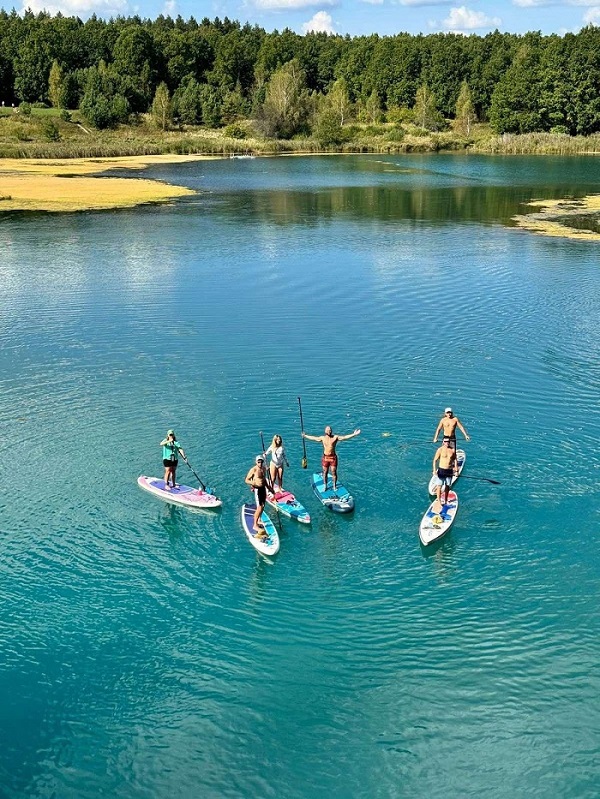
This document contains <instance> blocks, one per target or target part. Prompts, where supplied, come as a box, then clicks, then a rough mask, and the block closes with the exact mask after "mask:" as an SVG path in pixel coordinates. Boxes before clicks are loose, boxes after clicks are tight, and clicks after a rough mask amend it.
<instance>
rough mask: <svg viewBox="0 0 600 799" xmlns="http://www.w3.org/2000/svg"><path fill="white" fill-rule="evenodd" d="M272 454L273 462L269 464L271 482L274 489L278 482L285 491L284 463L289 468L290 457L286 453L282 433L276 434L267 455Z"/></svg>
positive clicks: (281, 489)
mask: <svg viewBox="0 0 600 799" xmlns="http://www.w3.org/2000/svg"><path fill="white" fill-rule="evenodd" d="M263 446H264V444H263ZM269 454H270V455H271V463H270V464H269V473H270V475H271V483H272V485H273V490H275V488H276V486H277V483H279V489H280V491H283V464H284V463H285V465H286V466H287V467H288V468H289V465H290V464H289V463H288V459H287V457H286V455H285V449H284V446H283V439H282V437H281V436H280V435H274V436H273V441H271V443H270V445H269V447H268V449H267V451H266V452H265V455H269Z"/></svg>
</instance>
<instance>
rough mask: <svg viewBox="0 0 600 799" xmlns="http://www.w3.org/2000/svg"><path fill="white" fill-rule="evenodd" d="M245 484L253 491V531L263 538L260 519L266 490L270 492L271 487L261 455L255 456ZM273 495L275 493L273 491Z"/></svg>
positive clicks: (264, 533) (263, 528)
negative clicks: (254, 505) (254, 504)
mask: <svg viewBox="0 0 600 799" xmlns="http://www.w3.org/2000/svg"><path fill="white" fill-rule="evenodd" d="M246 483H247V484H248V485H249V486H250V488H251V489H252V490H253V491H254V497H255V499H256V510H255V512H254V526H253V528H252V529H253V530H254V532H255V533H257V535H258V536H265V537H266V535H267V534H266V532H265V526H264V524H263V523H262V522H261V520H260V517H261V514H262V512H263V510H264V509H265V503H266V501H267V488H268V489H269V490H270V491H273V485H272V483H271V481H270V479H269V476H268V475H267V470H266V469H265V459H264V456H263V455H257V456H256V460H255V463H254V466H253V467H252V468H251V469H250V471H249V472H248V474H247V475H246ZM273 493H275V492H274V491H273Z"/></svg>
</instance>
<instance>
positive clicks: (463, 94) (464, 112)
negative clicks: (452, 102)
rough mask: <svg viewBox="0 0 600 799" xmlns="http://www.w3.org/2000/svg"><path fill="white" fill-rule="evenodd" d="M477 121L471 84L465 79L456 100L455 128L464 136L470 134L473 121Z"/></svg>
mask: <svg viewBox="0 0 600 799" xmlns="http://www.w3.org/2000/svg"><path fill="white" fill-rule="evenodd" d="M475 121H476V116H475V106H474V105H473V98H472V96H471V90H470V89H469V84H468V83H467V81H466V80H464V81H463V82H462V84H461V87H460V92H459V94H458V100H457V101H456V114H455V117H454V122H453V128H454V130H456V131H457V132H458V133H460V134H461V135H463V136H470V135H471V130H472V128H473V123H474V122H475Z"/></svg>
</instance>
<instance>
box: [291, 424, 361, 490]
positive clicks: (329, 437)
mask: <svg viewBox="0 0 600 799" xmlns="http://www.w3.org/2000/svg"><path fill="white" fill-rule="evenodd" d="M358 435H360V429H359V428H357V429H356V430H355V431H354V432H353V433H349V434H348V435H347V436H334V435H333V430H332V429H331V427H330V426H329V425H327V427H326V428H325V435H323V436H309V435H308V433H304V432H303V433H302V437H303V438H308V440H309V441H318V442H319V443H320V444H323V457H322V459H321V466H322V467H323V485H324V486H325V488H324V489H323V490H324V491H327V480H328V477H329V470H330V469H331V479H332V481H333V490H334V491H336V490H337V465H338V456H337V455H336V452H335V448H336V446H337V444H338V442H339V441H348V439H349V438H354V437H355V436H358Z"/></svg>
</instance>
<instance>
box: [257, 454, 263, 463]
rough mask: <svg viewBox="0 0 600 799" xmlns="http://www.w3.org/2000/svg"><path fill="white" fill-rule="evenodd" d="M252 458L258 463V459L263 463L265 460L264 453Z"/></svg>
mask: <svg viewBox="0 0 600 799" xmlns="http://www.w3.org/2000/svg"><path fill="white" fill-rule="evenodd" d="M254 460H255V462H256V463H258V462H259V461H262V462H263V463H264V462H265V456H264V455H257V456H256V458H255V459H254Z"/></svg>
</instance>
